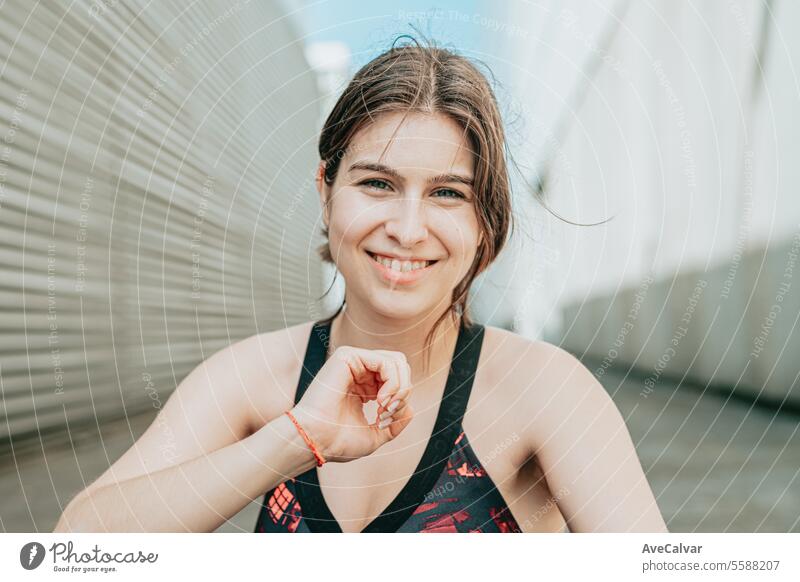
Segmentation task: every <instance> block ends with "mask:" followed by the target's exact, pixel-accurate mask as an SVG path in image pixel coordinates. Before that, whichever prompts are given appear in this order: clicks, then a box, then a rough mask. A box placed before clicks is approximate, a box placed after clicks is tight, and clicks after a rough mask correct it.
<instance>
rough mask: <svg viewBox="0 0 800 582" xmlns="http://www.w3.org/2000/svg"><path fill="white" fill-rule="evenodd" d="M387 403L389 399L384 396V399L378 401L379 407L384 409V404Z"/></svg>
mask: <svg viewBox="0 0 800 582" xmlns="http://www.w3.org/2000/svg"><path fill="white" fill-rule="evenodd" d="M388 401H389V397H388V396H384V397H383V398H382V399H381V400H380V403H381V406H383V407H384V408H385V407H386V403H387V402H388Z"/></svg>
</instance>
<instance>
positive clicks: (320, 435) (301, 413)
mask: <svg viewBox="0 0 800 582" xmlns="http://www.w3.org/2000/svg"><path fill="white" fill-rule="evenodd" d="M289 412H291V414H292V416H294V418H295V420H296V421H297V424H299V425H300V427H301V428H302V429H303V431H304V432H305V433H306V436H308V438H309V439H310V440H311V442H312V443H313V444H314V447H316V449H317V452H319V454H320V455H322V457H323V458H324V459H325V461H330V460H332V459H333V458H334V457H335V456H336V455H335V451H334V450H333V446H332V444H331V439H330V438H328V431H325V430H323V429H322V428H321V424H322V423H321V422H320V421H319V420H317V419H316V418H315V416H314V415H313V414H312V413H310V412H308V411H306V410H305V409H304V408H302V407H300V406H295V407H294V408H292V409H291V410H290V411H289ZM296 428H297V427H295V429H296ZM297 432H298V436H300V435H299V433H300V431H297ZM300 438H301V442H302V443H303V446H305V447H306V448H308V449H309V452H310V453H311V454H312V456H313V455H314V454H313V451H312V450H311V448H310V447H309V446H308V444H307V443H306V442H305V439H303V438H302V437H300Z"/></svg>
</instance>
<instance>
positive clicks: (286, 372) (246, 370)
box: [225, 321, 313, 433]
mask: <svg viewBox="0 0 800 582" xmlns="http://www.w3.org/2000/svg"><path fill="white" fill-rule="evenodd" d="M312 325H313V321H306V322H303V323H299V324H296V325H292V326H290V327H286V328H281V329H276V330H273V331H268V332H263V333H258V334H255V335H252V336H250V337H247V338H244V339H242V340H239V341H238V342H236V343H234V344H231V345H230V346H229V348H228V349H227V354H226V356H225V358H226V359H227V360H228V362H229V363H231V362H233V363H234V366H235V368H234V369H236V370H238V371H239V372H240V373H241V380H242V382H241V386H242V387H243V388H244V390H245V392H246V399H247V401H248V403H249V405H248V406H249V414H248V419H249V431H248V432H250V433H252V432H255V431H256V430H258V429H259V428H261V427H262V426H263V425H264V424H266V423H267V422H269V421H270V420H272V419H273V418H275V417H276V416H277V415H279V414H281V413H282V412H283V411H284V410H288V409H289V408H291V407H292V406H293V404H294V396H295V390H296V388H297V380H298V378H299V376H300V368H301V366H302V362H303V356H304V355H305V350H306V346H307V344H308V337H309V333H310V331H311V326H312Z"/></svg>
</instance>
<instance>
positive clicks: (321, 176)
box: [315, 161, 330, 228]
mask: <svg viewBox="0 0 800 582" xmlns="http://www.w3.org/2000/svg"><path fill="white" fill-rule="evenodd" d="M315 181H316V184H317V192H319V202H320V204H321V205H322V222H323V223H324V224H325V228H328V196H330V188H329V187H328V185H327V184H326V183H325V162H324V161H320V162H319V166H317V176H316V180H315Z"/></svg>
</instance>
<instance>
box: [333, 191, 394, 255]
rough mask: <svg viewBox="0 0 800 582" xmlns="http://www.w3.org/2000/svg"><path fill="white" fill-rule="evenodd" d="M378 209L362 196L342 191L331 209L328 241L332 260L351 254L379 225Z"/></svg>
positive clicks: (380, 218)
mask: <svg viewBox="0 0 800 582" xmlns="http://www.w3.org/2000/svg"><path fill="white" fill-rule="evenodd" d="M379 210H380V209H379V208H377V207H376V206H375V204H374V203H370V202H369V201H368V200H365V199H364V197H363V196H358V195H357V194H352V193H347V192H345V191H342V192H341V194H340V196H339V198H338V199H337V200H336V202H335V203H334V204H333V205H332V207H331V214H330V222H329V225H328V240H329V244H330V247H331V253H333V256H334V258H335V257H336V256H337V254H338V255H341V254H343V253H347V252H351V251H353V250H354V248H353V247H354V246H356V245H358V244H359V243H360V242H361V241H362V240H363V239H364V238H365V237H367V236H368V235H369V234H370V233H371V232H372V231H373V230H374V229H375V228H377V227H378V226H379V225H380V224H381V220H382V217H381V216H380V212H379Z"/></svg>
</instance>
